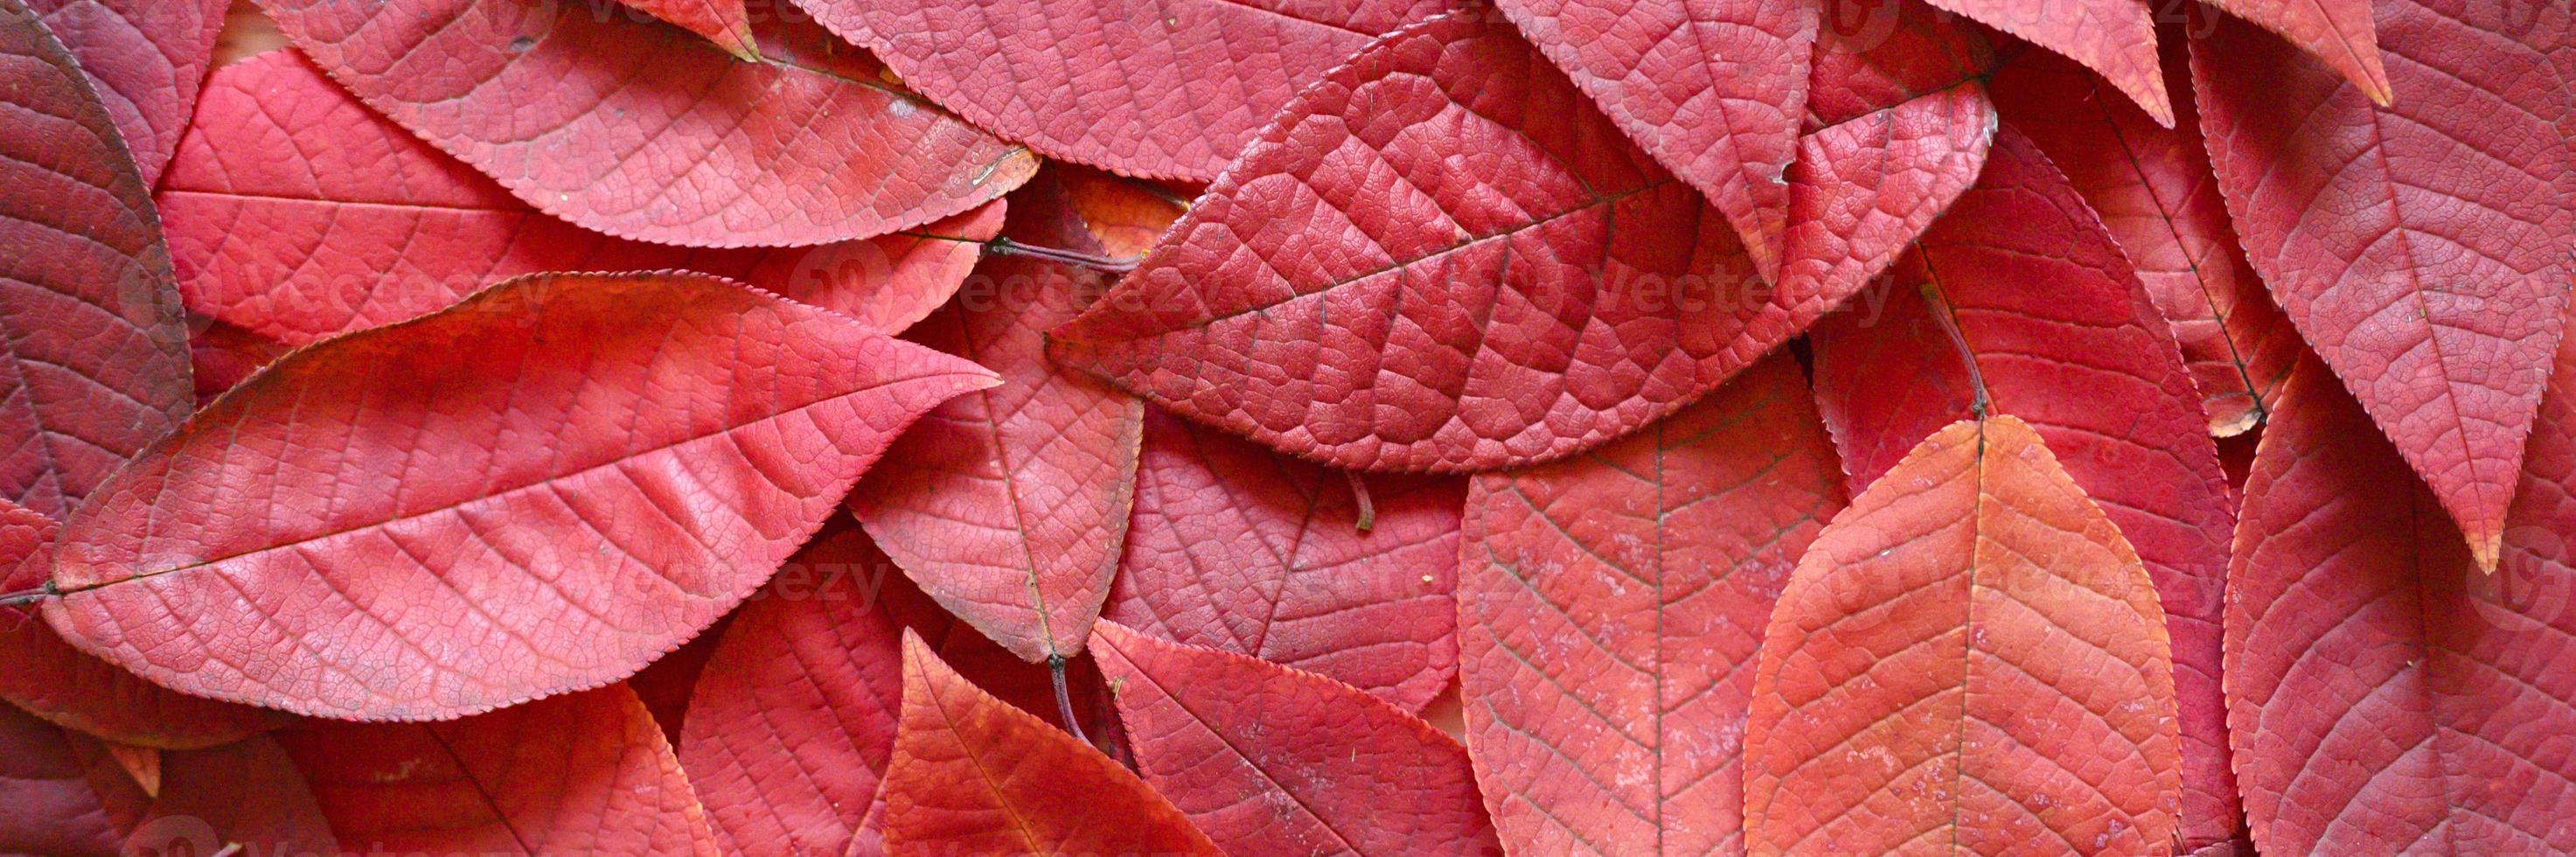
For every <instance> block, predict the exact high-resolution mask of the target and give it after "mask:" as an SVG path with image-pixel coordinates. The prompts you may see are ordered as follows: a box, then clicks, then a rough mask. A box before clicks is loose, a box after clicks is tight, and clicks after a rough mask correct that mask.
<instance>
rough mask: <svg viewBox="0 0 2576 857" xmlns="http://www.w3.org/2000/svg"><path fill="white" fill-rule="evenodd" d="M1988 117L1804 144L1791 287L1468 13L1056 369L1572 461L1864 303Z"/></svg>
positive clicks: (1382, 450) (1353, 445) (1075, 332)
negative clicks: (1848, 300) (1840, 306)
mask: <svg viewBox="0 0 2576 857" xmlns="http://www.w3.org/2000/svg"><path fill="white" fill-rule="evenodd" d="M1986 110H1987V109H1986V108H1985V106H1984V100H1983V96H1982V94H1980V93H1978V92H1975V91H1973V88H1969V89H1961V90H1953V91H1951V92H1949V93H1946V94H1945V95H1944V96H1943V97H1939V98H1932V99H1924V100H1921V101H1918V102H1909V103H1908V104H1905V105H1900V106H1898V107H1896V108H1892V109H1890V110H1888V111H1885V112H1882V113H1879V114H1876V115H1873V116H1867V117H1862V119H1861V120H1859V121H1855V122H1849V123H1845V124H1842V125H1838V126H1834V127H1832V128H1828V129H1825V130H1824V131H1823V132H1822V133H1820V134H1818V135H1812V136H1810V137H1808V138H1807V140H1806V142H1805V145H1806V146H1807V147H1808V148H1807V149H1806V154H1804V155H1802V156H1801V158H1800V161H1799V168H1798V169H1799V171H1801V172H1802V173H1805V174H1806V175H1803V176H1799V177H1794V179H1793V180H1794V181H1796V182H1797V183H1798V184H1799V185H1802V186H1813V187H1817V188H1820V190H1818V191H1816V192H1814V193H1813V194H1811V195H1810V196H1808V197H1806V198H1803V199H1802V198H1800V196H1799V192H1800V191H1802V190H1803V189H1804V188H1793V194H1792V201H1791V211H1792V213H1793V215H1803V217H1801V218H1800V219H1801V221H1802V222H1805V223H1807V224H1808V226H1807V227H1806V228H1803V229H1793V230H1792V232H1791V234H1790V236H1789V238H1788V247H1789V248H1790V255H1791V259H1792V261H1791V263H1790V265H1789V267H1788V269H1787V271H1788V273H1787V274H1785V275H1784V279H1785V284H1784V285H1783V286H1781V287H1780V288H1777V289H1773V288H1771V287H1770V286H1769V285H1768V284H1765V283H1763V282H1761V280H1760V278H1759V277H1758V276H1757V275H1756V274H1755V273H1754V272H1753V270H1752V268H1751V265H1750V262H1749V261H1748V260H1747V258H1746V257H1745V255H1744V252H1743V248H1742V247H1741V245H1740V244H1739V243H1738V242H1737V241H1736V239H1735V237H1734V234H1733V231H1732V229H1731V228H1729V227H1727V226H1726V224H1725V222H1724V221H1725V218H1724V217H1722V216H1720V215H1719V214H1717V213H1716V212H1715V211H1714V210H1712V209H1711V208H1710V207H1709V205H1708V204H1707V203H1706V202H1705V200H1703V199H1702V198H1701V197H1700V195H1699V194H1698V193H1697V192H1695V191H1693V190H1691V189H1690V188H1689V187H1688V186H1686V185H1683V184H1680V183H1679V182H1677V181H1676V180H1674V179H1673V178H1672V177H1671V176H1670V175H1669V174H1666V173H1664V172H1663V171H1662V170H1661V169H1660V168H1659V167H1656V166H1655V165H1654V163H1653V162H1652V161H1651V160H1650V159H1648V158H1647V157H1646V156H1645V154H1644V153H1643V152H1641V151H1639V150H1637V149H1636V148H1635V147H1634V146H1633V145H1631V144H1629V143H1628V142H1626V140H1625V139H1624V138H1622V137H1620V136H1619V135H1618V131H1617V129H1616V128H1615V127H1613V126H1612V125H1611V123H1610V122H1609V120H1608V119H1606V118H1603V117H1602V116H1601V114H1600V113H1598V112H1597V111H1595V110H1594V109H1593V108H1592V107H1591V106H1590V105H1589V103H1588V102H1586V101H1585V100H1584V98H1583V96H1582V95H1581V93H1579V92H1577V91H1575V89H1574V88H1573V86H1572V85H1571V84H1569V83H1567V82H1566V81H1565V80H1564V78H1562V77H1561V76H1558V75H1556V74H1555V73H1554V72H1553V71H1552V70H1550V69H1549V68H1548V67H1547V66H1546V64H1545V61H1544V60H1542V59H1541V58H1540V57H1538V56H1537V54H1536V53H1535V52H1534V51H1532V50H1531V49H1530V47H1529V46H1528V45H1527V44H1526V43H1524V42H1522V41H1521V40H1520V39H1519V38H1518V37H1517V35H1516V34H1514V33H1512V32H1511V31H1510V29H1509V28H1507V27H1503V26H1501V25H1499V24H1495V23H1491V22H1483V21H1480V20H1479V19H1478V18H1476V17H1475V16H1473V15H1468V14H1464V13H1460V14H1454V15H1450V16H1445V17H1442V18H1438V19H1435V20H1432V21H1428V22H1425V23H1422V24H1418V25H1415V26H1412V27H1409V28H1406V29H1405V30H1403V31H1401V32H1399V33H1397V34H1394V35H1391V36H1389V37H1387V38H1386V39H1384V40H1381V41H1380V42H1378V43H1377V44H1375V45H1373V46H1371V47H1370V48H1369V49H1368V50H1367V51H1366V52H1364V53H1363V54H1361V55H1360V56H1359V57H1357V58H1355V59H1353V60H1352V61H1351V63H1350V64H1348V65H1345V66H1343V67H1341V68H1339V69H1336V70H1335V71H1334V72H1333V73H1332V74H1331V75H1329V76H1327V77H1326V79H1325V80H1324V81H1323V82H1321V83H1319V84H1317V85H1316V86H1315V87H1313V88H1311V89H1309V90H1308V91H1306V92H1305V93H1303V94H1301V95H1299V96H1298V97H1297V99H1295V100H1294V101H1293V102H1292V103H1291V104H1290V105H1289V106H1288V108H1287V109H1286V110H1285V112H1284V113H1283V114H1282V115H1281V116H1280V117H1279V119H1277V120H1276V121H1274V123H1273V124H1272V125H1271V126H1270V127H1268V128H1266V129H1264V130H1263V131H1262V135H1261V138H1260V140H1259V141H1258V142H1257V143H1255V144H1254V145H1253V146H1252V147H1251V149H1250V150H1249V151H1247V153H1246V154H1245V156H1244V158H1243V160H1241V161H1239V162H1237V163H1236V164H1235V165H1233V167H1231V168H1230V169H1228V170H1227V172H1226V175H1225V176H1224V177H1223V178H1221V179H1220V180H1219V181H1218V182H1217V183H1216V184H1215V185H1213V186H1211V187H1210V188H1209V190H1208V192H1207V194H1206V195H1204V196H1203V197H1201V198H1200V200H1199V202H1198V203H1197V204H1196V205H1195V206H1194V207H1193V208H1192V210H1191V211H1190V213H1189V214H1187V215H1185V216H1183V217H1182V219H1181V221H1180V222H1179V223H1176V224H1174V225H1173V227H1172V229H1171V231H1170V232H1168V233H1166V234H1165V236H1164V239H1163V243H1162V244H1161V245H1160V246H1158V247H1156V248H1155V250H1154V251H1153V252H1152V253H1150V254H1148V255H1147V257H1146V258H1145V260H1144V261H1143V263H1142V265H1141V267H1140V268H1139V269H1138V270H1137V272H1136V273H1134V274H1131V275H1129V276H1128V277H1127V278H1126V279H1125V280H1122V281H1121V282H1120V283H1119V284H1118V285H1117V286H1115V287H1113V288H1112V289H1111V290H1110V292H1109V293H1108V294H1107V295H1105V296H1104V297H1103V298H1102V299H1101V301H1100V302H1099V303H1098V304H1096V305H1095V306H1094V307H1093V308H1092V309H1091V310H1089V311H1087V312H1086V313H1085V314H1084V315H1083V316H1081V317H1080V318H1077V319H1075V320H1074V321H1073V322H1072V323H1070V324H1067V325H1066V326H1064V327H1062V328H1059V329H1058V330H1056V331H1054V334H1053V335H1054V336H1055V343H1056V346H1057V349H1058V350H1057V352H1056V353H1057V354H1058V356H1059V357H1060V358H1062V359H1064V360H1066V361H1067V362H1070V363H1073V364H1075V365H1080V366H1083V367H1085V368H1088V369H1090V370H1091V371H1094V372H1097V373H1099V374H1101V375H1102V376H1104V377H1108V378H1111V379H1113V380H1115V381H1117V382H1118V383H1119V384H1120V385H1121V386H1124V387H1127V388H1129V389H1132V390H1136V391H1138V392H1139V393H1141V394H1143V395H1146V396H1148V397H1150V398H1152V399H1153V400H1155V401H1157V402H1159V403H1162V404H1164V405H1166V406H1167V407H1170V408H1172V409H1174V410H1176V411H1179V412H1180V413H1182V414H1184V415H1186V416H1190V417H1192V418H1195V419H1199V420H1202V421H1205V422H1209V423H1213V424H1215V425H1218V426H1220V427H1222V428H1225V429H1227V430H1229V431H1233V432H1236V433H1238V434H1245V435H1248V436H1251V437H1252V438H1253V439H1255V440H1257V441H1261V442H1263V443H1265V444H1268V445H1270V446H1273V447H1275V448H1278V449H1281V450H1283V451H1287V452H1291V453H1294V454H1298V455H1302V456H1306V457H1309V458H1312V459H1315V460H1318V461H1321V462H1324V463H1328V464H1333V465H1336V466H1342V467H1352V468H1362V469H1380V470H1435V471H1463V470H1477V469H1489V468H1493V467H1498V466H1504V465H1511V464H1522V463H1529V462H1533V461H1540V460H1545V459H1549V458H1555V457H1560V456H1564V455H1567V454H1571V453H1573V452H1577V451H1580V450H1582V449H1584V448H1587V447H1589V446H1593V445H1596V444H1599V443H1601V442H1604V441H1607V440H1609V439H1610V438H1613V437H1616V436H1618V435H1620V434H1622V433H1625V432H1627V431H1629V430H1632V429H1634V428H1636V427H1637V426H1639V425H1642V424H1644V423H1645V422H1647V421H1650V420H1652V419H1654V418H1656V417H1659V416H1662V415H1663V414H1666V413H1669V412H1671V411H1672V410H1674V409H1676V408H1679V407H1681V406H1682V405H1684V404H1687V403H1688V402H1689V401H1690V400H1691V399H1693V398H1696V397H1697V396H1698V395H1700V394H1701V393H1703V392H1705V391H1706V390H1708V389H1709V388H1711V387H1714V386H1716V385H1717V384H1718V383H1719V382H1720V381H1723V380H1724V379H1725V378H1726V377H1727V376H1728V375H1731V374H1733V373H1734V372H1735V370H1737V369H1740V368H1742V367H1743V366H1744V365H1745V364H1747V363H1749V362H1751V361H1752V360H1753V358H1754V357H1756V356H1758V355H1759V354H1760V353H1761V352H1762V351H1764V350H1766V349H1768V348H1770V347H1772V346H1774V345H1776V344H1778V343H1779V342H1780V341H1782V340H1785V339H1787V338H1788V337H1789V336H1791V335H1793V334H1795V333H1796V332H1797V331H1798V329H1799V328H1800V327H1802V326H1803V325H1804V324H1805V323H1806V322H1807V321H1809V320H1812V319H1813V318H1814V317H1815V315H1817V314H1819V313H1822V312H1823V311H1824V310H1826V309H1828V308H1830V307H1831V306H1832V305H1833V304H1834V303H1837V302H1839V301H1840V300H1841V298H1842V297H1843V296H1845V295H1848V294H1849V293H1850V292H1851V291H1853V290H1856V289H1857V288H1858V286H1859V284H1860V283H1861V282H1863V281H1865V280H1866V279H1867V277H1868V276H1869V275H1870V274H1872V273H1875V270H1876V266H1878V265H1882V264H1884V263H1885V262H1886V261H1887V259H1888V258H1890V257H1892V256H1893V254H1894V251H1895V249H1896V248H1897V247H1901V246H1902V245H1903V243H1904V241H1906V240H1910V239H1911V238H1912V237H1913V231H1914V230H1915V229H1919V228H1920V224H1921V223H1923V222H1926V221H1928V220H1929V219H1930V218H1931V216H1932V215H1933V213H1935V212H1937V211H1938V210H1939V209H1940V208H1941V207H1942V206H1944V205H1946V204H1947V202H1948V200H1949V197H1950V195H1951V194H1954V193H1955V191H1956V189H1959V188H1964V187H1965V186H1966V183H1967V181H1966V176H1967V175H1973V173H1974V169H1973V167H1974V162H1975V161H1976V160H1977V159H1980V158H1982V156H1983V137H1984V134H1985V133H1986V131H1987V126H1988V125H1989V124H1990V119H1991V113H1990V112H1986ZM1927 152H1929V153H1931V154H1930V155H1927V154H1926V153H1927ZM1927 163H1928V164H1931V165H1934V166H1936V167H1938V168H1937V169H1926V168H1925V165H1926V164H1927ZM1962 171H1964V172H1962ZM1390 177H1401V178H1400V180H1398V179H1396V178H1390ZM1389 181H1396V182H1397V187H1396V189H1394V190H1392V191H1390V189H1389V187H1388V186H1387V182H1389ZM1390 197H1392V199H1391V198H1390ZM1853 235H1857V236H1859V237H1858V238H1856V239H1851V240H1850V243H1849V244H1848V245H1845V244H1843V243H1842V242H1845V241H1846V239H1845V238H1844V237H1842V236H1853ZM1888 239H1894V240H1893V241H1892V242H1889V241H1888ZM1827 242H1832V245H1831V246H1828V243H1827ZM1874 242H1887V243H1885V246H1884V247H1880V246H1877V244H1876V243H1874ZM1321 247H1330V248H1334V251H1333V252H1319V251H1318V248H1321Z"/></svg>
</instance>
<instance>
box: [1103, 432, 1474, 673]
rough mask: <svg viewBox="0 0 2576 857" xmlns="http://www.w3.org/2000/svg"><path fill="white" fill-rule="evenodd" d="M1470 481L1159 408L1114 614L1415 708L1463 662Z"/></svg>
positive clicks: (1112, 602) (1140, 626) (1148, 435)
mask: <svg viewBox="0 0 2576 857" xmlns="http://www.w3.org/2000/svg"><path fill="white" fill-rule="evenodd" d="M1462 487H1463V486H1462V485H1461V484H1460V480H1457V479H1454V478H1452V479H1435V478H1425V477H1413V476H1371V477H1368V478H1367V479H1366V482H1365V490H1366V491H1367V492H1368V498H1369V504H1370V511H1371V512H1372V517H1373V519H1374V520H1373V521H1372V523H1371V526H1370V528H1369V529H1367V530H1362V529H1360V528H1359V524H1360V521H1359V512H1360V509H1359V504H1358V498H1357V497H1356V495H1354V494H1353V488H1352V485H1351V483H1350V482H1349V481H1348V480H1347V479H1346V478H1344V474H1340V473H1335V472H1333V471H1331V470H1327V469H1324V468H1322V467H1317V466H1315V465H1313V464H1309V463H1307V462H1303V461H1297V460H1294V459H1290V458H1287V457H1285V456H1282V455H1280V454H1279V453H1276V452H1272V451H1270V450H1268V449H1264V448H1262V447H1260V446H1257V445H1254V444H1252V443H1250V442H1247V441H1244V440H1242V439H1240V438H1236V437H1233V436H1231V435H1227V434H1225V433H1223V432H1219V431H1216V430H1214V429H1210V428H1206V427H1203V426H1195V425H1190V424H1188V423H1185V422H1183V421H1182V420H1180V419H1179V418H1177V417H1173V416H1171V415H1169V414H1164V413H1160V412H1156V413H1152V414H1148V415H1147V416H1146V422H1145V451H1144V461H1143V463H1142V464H1141V465H1139V466H1138V467H1137V478H1136V513H1135V517H1134V518H1133V523H1132V524H1131V525H1130V532H1129V535H1128V539H1127V555H1126V558H1125V559H1124V560H1123V561H1122V562H1121V563H1120V565H1119V573H1118V578H1117V580H1116V581H1115V582H1114V583H1113V585H1112V587H1111V589H1110V596H1109V605H1108V608H1107V609H1106V610H1105V611H1104V614H1105V615H1107V616H1108V617H1109V618H1110V619H1112V620H1114V621H1116V622H1119V623H1121V624H1124V625H1127V626H1130V627H1133V628H1136V629H1137V630H1140V631H1144V632H1147V633H1152V634H1156V635H1159V636H1162V637H1164V638H1167V639H1172V640H1178V641H1180V642H1183V643H1189V644H1191V645H1196V646H1207V647H1211V648H1218V649H1225V650H1228V651H1233V652H1240V653H1242V654H1247V655H1252V656H1254V657H1258V658H1261V659H1263V660H1267V661H1272V662H1275V663H1280V664H1285V665H1288V666H1292V667H1296V668H1298V669H1302V670H1310V671H1313V672H1317V673H1321V674H1323V675H1326V676H1329V677H1331V678H1334V679H1337V680H1340V681H1342V682H1345V683H1348V684H1352V685H1355V686H1358V687H1360V688H1363V689H1366V690H1368V691H1369V692H1371V693H1375V694H1377V695H1378V696H1379V697H1380V698H1382V699H1385V700H1387V701H1388V702H1392V703H1395V704H1396V705H1397V706H1398V707H1401V708H1404V709H1405V710H1407V711H1419V710H1421V708H1422V705H1423V703H1426V702H1429V701H1430V700H1431V698H1432V697H1433V696H1435V695H1438V694H1439V693H1440V691H1441V690H1442V689H1443V688H1445V687H1446V686H1447V685H1448V684H1449V678H1450V676H1451V675H1452V674H1453V673H1454V672H1455V670H1456V664H1457V662H1458V638H1457V635H1456V634H1455V629H1456V627H1457V609H1456V607H1455V605H1454V603H1453V602H1452V601H1451V600H1450V597H1449V593H1450V590H1451V589H1452V588H1453V587H1455V586H1456V584H1457V580H1458V572H1457V569H1458V509H1459V502H1460V498H1461V489H1462Z"/></svg>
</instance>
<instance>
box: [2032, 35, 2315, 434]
mask: <svg viewBox="0 0 2576 857" xmlns="http://www.w3.org/2000/svg"><path fill="white" fill-rule="evenodd" d="M2183 57H2184V52H2183V49H2182V46H2181V45H2179V44H2174V45H2171V46H2170V47H2169V48H2168V49H2167V51H2166V59H2167V63H2166V66H2167V71H2168V75H2167V76H2168V77H2169V78H2170V79H2172V80H2176V81H2188V79H2189V78H2188V77H2187V76H2186V72H2185V71H2184V69H2182V68H2181V65H2182V62H2183ZM1994 96H1995V101H1996V104H1997V105H1998V106H2000V107H2001V108H2002V109H2003V111H2004V113H2005V114H2006V116H2007V117H2008V118H2009V119H2010V120H2011V122H2012V124H2013V126H2014V127H2016V128H2019V129H2021V131H2022V132H2023V133H2025V134H2027V135H2028V136H2029V137H2030V140H2031V142H2033V143H2036V144H2037V145H2038V146H2039V148H2040V150H2041V151H2042V152H2044V153H2046V154H2047V155H2048V159H2049V161H2051V162H2053V163H2055V164H2056V165H2057V166H2058V168H2059V169H2062V170H2064V171H2065V173H2066V177H2067V179H2068V180H2069V181H2070V182H2072V183H2073V184H2074V186H2075V190H2076V191H2077V192H2078V193H2081V194H2083V195H2084V201H2085V202H2086V203H2088V204H2090V205H2091V207H2092V208H2093V210H2094V211H2095V212H2096V213H2099V214H2100V215H2101V217H2102V225H2103V226H2104V227H2105V228H2107V229H2109V230H2110V234H2111V237H2112V239H2114V240H2115V241H2117V242H2118V244H2119V245H2120V249H2121V250H2122V251H2124V252H2125V253H2126V254H2127V256H2128V258H2129V263H2130V265H2131V267H2133V268H2134V269H2136V271H2137V274H2138V279H2139V281H2140V282H2142V283H2144V284H2145V285H2146V288H2147V296H2148V297H2150V298H2152V299H2154V301H2155V304H2156V309H2157V310H2158V311H2159V312H2161V313H2163V314H2164V317H2165V319H2166V320H2167V321H2168V322H2171V323H2172V325H2173V331H2174V338H2175V340H2176V342H2177V344H2179V345H2180V346H2181V347H2182V353H2183V359H2184V360H2185V361H2186V362H2187V363H2189V364H2190V368H2191V374H2192V380H2193V382H2194V383H2195V384H2197V385H2198V386H2199V388H2200V394H2201V406H2202V409H2203V410H2205V411H2207V412H2208V414H2209V430H2210V433H2211V434H2214V435H2218V436H2221V437H2225V436H2229V435H2235V434H2240V433H2243V432H2245V431H2248V430H2250V429H2252V428H2254V427H2255V426H2257V425H2260V424H2262V421H2263V415H2264V413H2265V412H2266V411H2267V410H2269V408H2270V406H2271V400H2272V398H2273V397H2274V396H2275V395H2276V394H2277V393H2278V392H2279V389H2280V385H2281V381H2282V380H2283V379H2285V378H2287V377H2289V374H2290V367H2291V366H2292V365H2294V364H2295V363H2297V362H2298V357H2299V354H2300V353H2301V352H2302V351H2303V349H2302V347H2301V345H2300V340H2299V335H2298V331H2297V330H2296V329H2295V328H2293V327H2291V326H2290V323H2289V319H2287V318H2285V317H2283V316H2282V315H2281V310H2280V308H2279V307H2276V306H2273V305H2272V298H2271V295H2270V294H2268V293H2267V292H2265V291H2264V289H2263V280H2262V278H2260V277H2257V276H2255V274H2254V269H2253V268H2251V267H2249V266H2247V265H2246V263H2245V251H2244V248H2243V247H2241V246H2240V245H2239V244H2238V243H2237V241H2236V230H2235V227H2234V226H2232V225H2230V224H2229V223H2228V221H2227V204H2226V202H2225V201H2224V200H2223V199H2221V198H2220V196H2219V193H2218V183H2217V180H2216V179H2215V178H2213V177H2212V176H2211V173H2210V167H2209V154H2208V152H2207V151H2206V150H2205V149H2203V148H2202V147H2201V144H2200V127H2199V124H2198V114H2197V112H2196V111H2194V110H2193V108H2192V104H2191V102H2190V101H2188V100H2186V101H2183V102H2181V103H2180V104H2178V105H2176V110H2177V111H2178V112H2179V113H2180V114H2181V122H2180V123H2179V124H2177V125H2176V126H2175V127H2173V128H2163V127H2158V126H2157V125H2156V124H2154V123H2153V122H2151V121H2149V120H2148V118H2147V115H2146V114H2144V113H2140V112H2138V110H2137V108H2136V107H2134V106H2132V105H2130V104H2128V103H2125V102H2121V101H2117V100H2114V99H2112V98H2110V97H2109V93H2106V92H2104V91H2102V84H2101V83H2100V81H2099V80H2098V79H2096V78H2095V77H2094V76H2093V75H2092V74H2091V73H2089V72H2086V71H2084V70H2083V69H2081V68H2078V67H2076V65H2075V64H2074V63H2072V62H2069V61H2067V60H2065V59H2064V58H2061V57H2058V56H2057V55H2055V54H2048V53H2040V52H2031V53H2027V54H2023V55H2022V56H2020V57H2017V58H2015V59H2014V60H2013V63H2012V65H2010V66H2009V67H2007V68H2006V69H2005V70H2004V72H2003V73H2001V74H1998V75H1996V76H1995V78H1994Z"/></svg>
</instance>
